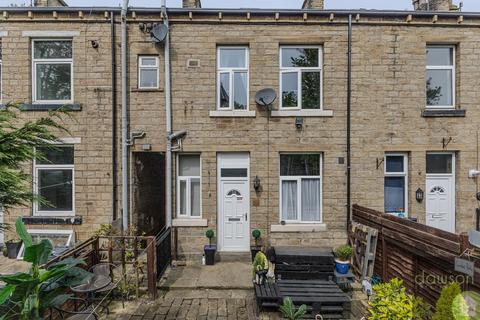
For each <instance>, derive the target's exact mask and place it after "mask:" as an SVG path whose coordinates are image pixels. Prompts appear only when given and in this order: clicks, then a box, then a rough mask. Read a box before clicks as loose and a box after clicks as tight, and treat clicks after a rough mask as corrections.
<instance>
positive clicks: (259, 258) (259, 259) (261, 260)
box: [252, 251, 268, 277]
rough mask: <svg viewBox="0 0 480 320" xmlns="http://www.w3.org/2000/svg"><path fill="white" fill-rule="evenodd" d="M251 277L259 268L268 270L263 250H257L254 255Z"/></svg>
mask: <svg viewBox="0 0 480 320" xmlns="http://www.w3.org/2000/svg"><path fill="white" fill-rule="evenodd" d="M252 265H253V270H252V271H253V277H255V274H256V273H257V271H261V270H268V259H267V256H266V255H265V254H264V253H263V252H261V251H260V252H258V253H257V254H256V255H255V259H253V263H252Z"/></svg>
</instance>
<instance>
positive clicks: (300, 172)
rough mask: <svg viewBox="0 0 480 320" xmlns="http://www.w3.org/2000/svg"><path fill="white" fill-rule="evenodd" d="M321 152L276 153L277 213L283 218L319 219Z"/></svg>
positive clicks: (293, 219) (288, 220)
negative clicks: (278, 206) (277, 164)
mask: <svg viewBox="0 0 480 320" xmlns="http://www.w3.org/2000/svg"><path fill="white" fill-rule="evenodd" d="M321 197H322V183H321V155H320V154H281V155H280V216H281V220H283V221H286V222H293V223H295V222H296V223H300V222H321V207H322V205H321V203H322V201H321Z"/></svg>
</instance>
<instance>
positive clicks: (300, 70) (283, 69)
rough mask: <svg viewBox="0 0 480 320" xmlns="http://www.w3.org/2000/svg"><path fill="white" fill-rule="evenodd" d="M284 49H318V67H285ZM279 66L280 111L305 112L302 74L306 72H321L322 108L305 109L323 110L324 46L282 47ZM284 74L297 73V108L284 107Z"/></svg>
mask: <svg viewBox="0 0 480 320" xmlns="http://www.w3.org/2000/svg"><path fill="white" fill-rule="evenodd" d="M283 49H318V67H283V66H282V61H283ZM279 58H280V61H279V66H280V79H279V83H280V90H279V92H280V94H279V96H280V110H285V111H287V110H303V109H302V108H303V107H302V73H303V72H304V71H318V72H320V108H319V109H305V110H317V111H318V110H323V46H320V45H317V46H311V45H310V46H309V45H288V46H280V54H279ZM284 73H297V80H298V83H297V92H298V96H297V101H298V104H297V106H296V107H284V106H283V90H282V88H283V74H284Z"/></svg>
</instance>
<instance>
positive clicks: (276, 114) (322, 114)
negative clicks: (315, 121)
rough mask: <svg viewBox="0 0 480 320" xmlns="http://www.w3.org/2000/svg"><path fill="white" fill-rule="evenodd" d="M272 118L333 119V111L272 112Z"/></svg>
mask: <svg viewBox="0 0 480 320" xmlns="http://www.w3.org/2000/svg"><path fill="white" fill-rule="evenodd" d="M272 117H333V110H313V109H312V110H272Z"/></svg>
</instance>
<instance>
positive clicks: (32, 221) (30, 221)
mask: <svg viewBox="0 0 480 320" xmlns="http://www.w3.org/2000/svg"><path fill="white" fill-rule="evenodd" d="M22 220H23V223H25V224H27V225H39V224H43V225H81V224H82V216H71V217H42V216H27V217H22Z"/></svg>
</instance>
